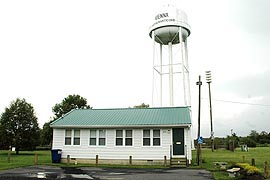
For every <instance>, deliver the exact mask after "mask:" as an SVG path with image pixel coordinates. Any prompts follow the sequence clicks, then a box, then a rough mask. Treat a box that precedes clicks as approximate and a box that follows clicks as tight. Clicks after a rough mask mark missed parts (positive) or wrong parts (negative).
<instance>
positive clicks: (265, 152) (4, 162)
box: [0, 147, 270, 180]
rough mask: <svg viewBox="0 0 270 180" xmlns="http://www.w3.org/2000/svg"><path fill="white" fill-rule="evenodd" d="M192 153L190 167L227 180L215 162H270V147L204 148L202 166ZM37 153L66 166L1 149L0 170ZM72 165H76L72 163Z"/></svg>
mask: <svg viewBox="0 0 270 180" xmlns="http://www.w3.org/2000/svg"><path fill="white" fill-rule="evenodd" d="M192 153H193V164H192V166H191V167H190V168H203V169H208V170H210V171H211V172H212V174H213V175H214V177H215V179H217V180H225V179H229V178H228V174H227V173H226V171H222V170H219V169H218V168H215V166H214V162H227V163H228V165H230V164H231V163H233V162H243V156H245V162H246V163H249V164H251V159H252V158H254V159H255V163H256V167H257V168H259V169H260V170H261V171H262V172H263V165H264V162H265V161H267V162H268V164H270V147H257V148H250V149H249V151H248V152H242V151H241V150H240V149H236V150H235V152H231V151H228V150H224V149H219V150H215V151H214V152H212V151H211V149H202V159H203V163H202V165H201V166H200V167H198V166H196V151H193V152H192ZM35 154H37V155H38V164H39V165H57V166H66V164H52V163H51V152H50V151H21V152H20V154H19V155H16V154H15V152H12V153H11V158H10V163H8V151H0V170H5V169H12V168H17V167H24V166H31V165H34V156H35ZM70 166H71V165H70ZM72 166H75V165H72ZM77 166H85V165H81V164H79V165H77ZM87 166H89V165H87ZM92 166H93V165H92ZM103 167H106V166H103ZM108 167H113V166H112V165H110V166H108ZM117 167H124V166H123V165H122V166H117ZM129 167H133V168H134V166H129ZM136 167H137V166H136ZM161 167H162V166H160V167H159V166H155V168H161ZM142 168H147V167H146V166H142ZM148 168H149V167H148ZM152 168H153V167H152ZM269 171H270V169H269ZM231 179H232V178H231Z"/></svg>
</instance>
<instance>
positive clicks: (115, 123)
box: [51, 107, 191, 128]
mask: <svg viewBox="0 0 270 180" xmlns="http://www.w3.org/2000/svg"><path fill="white" fill-rule="evenodd" d="M189 124H191V118H190V109H189V108H188V107H162V108H125V109H74V110H72V111H70V112H69V113H67V114H66V115H64V116H63V117H61V118H59V119H57V120H55V121H54V122H52V123H51V127H58V128H61V127H63V128H64V127H85V128H86V127H121V126H125V127H128V126H129V127H133V126H171V125H174V126H177V125H189Z"/></svg>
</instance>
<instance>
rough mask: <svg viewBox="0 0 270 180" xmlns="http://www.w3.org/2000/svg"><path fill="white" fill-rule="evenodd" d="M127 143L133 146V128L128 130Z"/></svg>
mask: <svg viewBox="0 0 270 180" xmlns="http://www.w3.org/2000/svg"><path fill="white" fill-rule="evenodd" d="M125 145H126V146H132V130H126V138H125Z"/></svg>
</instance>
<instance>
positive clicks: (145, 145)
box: [142, 129, 151, 147]
mask: <svg viewBox="0 0 270 180" xmlns="http://www.w3.org/2000/svg"><path fill="white" fill-rule="evenodd" d="M145 131H149V136H145V134H144V132H145ZM142 137H143V142H142V145H143V147H150V146H151V129H143V130H142ZM145 140H149V144H148V143H147V144H145Z"/></svg>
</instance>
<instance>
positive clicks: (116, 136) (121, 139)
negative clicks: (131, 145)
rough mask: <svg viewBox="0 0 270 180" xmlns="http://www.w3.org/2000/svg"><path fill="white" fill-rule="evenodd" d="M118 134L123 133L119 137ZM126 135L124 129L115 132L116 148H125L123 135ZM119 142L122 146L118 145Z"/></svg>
mask: <svg viewBox="0 0 270 180" xmlns="http://www.w3.org/2000/svg"><path fill="white" fill-rule="evenodd" d="M117 132H121V136H118V134H117ZM123 134H124V133H123V130H122V129H116V130H115V146H123V145H124V143H123V138H124V137H123V136H124V135H123ZM117 140H120V142H121V143H120V144H117V143H118V141H117Z"/></svg>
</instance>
